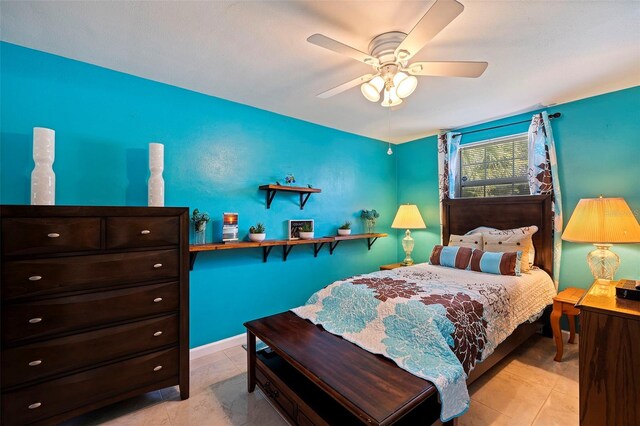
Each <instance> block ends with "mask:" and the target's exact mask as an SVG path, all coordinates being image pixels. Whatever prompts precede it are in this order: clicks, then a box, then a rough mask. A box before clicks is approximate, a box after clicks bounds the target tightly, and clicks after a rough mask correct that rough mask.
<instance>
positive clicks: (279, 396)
mask: <svg viewBox="0 0 640 426" xmlns="http://www.w3.org/2000/svg"><path fill="white" fill-rule="evenodd" d="M256 381H257V382H258V386H260V389H261V390H262V392H263V393H264V394H265V396H266V397H267V398H269V400H271V401H272V402H273V403H274V404H275V405H276V406H277V407H278V408H279V409H280V411H282V412H283V414H285V417H287V419H289V420H293V419H295V418H296V411H297V407H296V403H295V402H293V401H292V400H291V399H290V398H289V397H288V396H287V395H286V394H284V393H283V392H282V390H281V389H279V388H278V386H277V385H276V384H275V383H274V382H273V380H270V379H269V378H268V377H267V376H266V375H265V373H264V372H263V371H262V370H261V369H260V368H256Z"/></svg>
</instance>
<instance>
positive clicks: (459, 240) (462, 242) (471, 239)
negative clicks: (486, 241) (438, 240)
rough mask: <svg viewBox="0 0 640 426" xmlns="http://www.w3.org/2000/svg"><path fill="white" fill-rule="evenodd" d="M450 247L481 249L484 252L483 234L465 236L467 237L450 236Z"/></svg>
mask: <svg viewBox="0 0 640 426" xmlns="http://www.w3.org/2000/svg"><path fill="white" fill-rule="evenodd" d="M449 245H450V246H455V247H467V248H470V249H480V250H482V247H483V241H482V234H481V233H479V232H478V233H477V234H465V235H455V234H451V235H450V236H449Z"/></svg>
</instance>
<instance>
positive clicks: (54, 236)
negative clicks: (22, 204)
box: [2, 217, 100, 256]
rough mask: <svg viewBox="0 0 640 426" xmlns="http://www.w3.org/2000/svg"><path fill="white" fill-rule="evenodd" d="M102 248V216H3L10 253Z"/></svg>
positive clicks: (4, 247) (5, 246)
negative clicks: (4, 217)
mask: <svg viewBox="0 0 640 426" xmlns="http://www.w3.org/2000/svg"><path fill="white" fill-rule="evenodd" d="M98 249H100V218H97V217H96V218H56V217H54V218H6V219H2V254H4V255H7V256H12V255H26V254H42V253H64V252H71V251H83V250H98Z"/></svg>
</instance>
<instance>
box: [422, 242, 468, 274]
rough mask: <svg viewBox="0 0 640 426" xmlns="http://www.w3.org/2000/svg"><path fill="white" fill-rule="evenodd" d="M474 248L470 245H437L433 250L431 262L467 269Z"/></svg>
mask: <svg viewBox="0 0 640 426" xmlns="http://www.w3.org/2000/svg"><path fill="white" fill-rule="evenodd" d="M471 251H472V249H470V248H468V247H449V246H441V245H437V246H435V247H434V248H433V251H432V252H431V257H430V258H429V263H431V264H432V265H440V266H448V267H449V268H458V269H467V266H469V260H470V259H471Z"/></svg>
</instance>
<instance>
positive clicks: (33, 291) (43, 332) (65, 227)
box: [0, 206, 189, 425]
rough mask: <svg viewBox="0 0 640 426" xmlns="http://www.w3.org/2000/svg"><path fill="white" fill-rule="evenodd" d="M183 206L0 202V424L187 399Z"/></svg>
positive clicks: (53, 420) (186, 228)
mask: <svg viewBox="0 0 640 426" xmlns="http://www.w3.org/2000/svg"><path fill="white" fill-rule="evenodd" d="M188 214H189V212H188V209H186V208H158V207H152V208H146V207H71V206H0V216H1V221H2V224H1V229H2V235H1V239H2V241H1V244H2V248H1V252H2V263H1V277H2V283H1V292H0V296H1V299H2V312H1V315H0V316H1V323H0V330H1V336H2V358H1V359H0V367H1V375H0V384H1V386H2V424H3V425H15V424H31V423H41V424H54V423H58V422H60V421H62V420H64V419H67V418H70V417H73V416H76V415H78V414H81V413H83V412H86V411H89V410H92V409H95V408H98V407H101V406H104V405H108V404H111V403H113V402H116V401H119V400H122V399H125V398H129V397H131V396H134V395H137V394H141V393H145V392H149V391H152V390H155V389H160V388H164V387H168V386H173V385H180V394H181V397H182V398H183V399H185V398H188V397H189V312H188V309H189V275H188V268H189V253H188V249H189V235H188V234H189V218H188Z"/></svg>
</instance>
